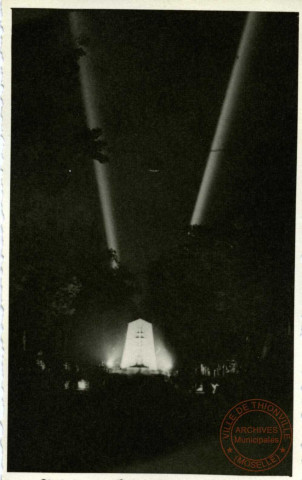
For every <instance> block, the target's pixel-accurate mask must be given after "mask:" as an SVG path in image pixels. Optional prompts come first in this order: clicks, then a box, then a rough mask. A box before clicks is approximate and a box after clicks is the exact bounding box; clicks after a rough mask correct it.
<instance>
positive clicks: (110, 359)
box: [106, 358, 114, 368]
mask: <svg viewBox="0 0 302 480" xmlns="http://www.w3.org/2000/svg"><path fill="white" fill-rule="evenodd" d="M113 366H114V360H113V358H109V360H107V362H106V367H107V368H113Z"/></svg>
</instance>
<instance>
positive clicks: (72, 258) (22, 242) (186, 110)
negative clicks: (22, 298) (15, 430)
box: [11, 10, 298, 328]
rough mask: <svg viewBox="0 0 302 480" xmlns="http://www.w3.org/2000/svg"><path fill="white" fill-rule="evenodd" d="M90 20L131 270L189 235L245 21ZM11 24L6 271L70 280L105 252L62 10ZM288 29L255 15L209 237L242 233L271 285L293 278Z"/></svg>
mask: <svg viewBox="0 0 302 480" xmlns="http://www.w3.org/2000/svg"><path fill="white" fill-rule="evenodd" d="M87 16H88V18H89V21H91V25H92V31H93V44H92V47H91V48H92V51H93V55H94V60H95V62H96V68H97V70H98V72H99V105H98V107H99V109H100V111H101V112H102V117H103V123H104V131H105V134H106V137H107V140H108V143H109V147H110V151H111V160H110V162H111V172H112V178H111V181H112V187H113V202H114V209H115V215H116V222H117V233H118V240H119V245H120V251H121V262H122V263H124V264H125V265H126V266H127V267H128V268H129V269H130V270H131V271H133V272H140V271H143V270H144V269H145V268H146V267H147V265H148V262H149V261H150V260H154V259H156V258H157V257H158V256H159V254H160V253H161V251H162V250H164V249H167V248H169V247H171V246H173V245H174V244H176V243H177V242H179V241H180V240H181V238H182V237H183V236H185V235H186V231H187V227H188V225H189V222H190V218H191V214H192V211H193V208H194V203H195V200H196V196H197V193H198V189H199V185H200V181H201V178H202V173H203V169H204V166H205V162H206V159H207V154H208V150H209V147H210V143H211V140H212V137H213V135H214V131H215V126H216V124H217V120H218V117H219V112H220V108H221V105H222V102H223V99H224V94H225V90H226V87H227V82H228V79H229V76H230V72H231V68H232V65H233V62H234V58H235V54H236V49H237V47H238V42H239V40H240V35H241V32H242V28H243V25H244V20H245V14H244V13H239V12H238V13H236V12H188V11H186V12H179V11H177V12H169V11H162V12H160V11H106V10H105V11H97V12H96V11H95V12H93V14H91V13H88V12H87ZM13 20H14V25H15V27H14V29H13V58H12V62H13V63H12V67H13V78H12V87H13V88H12V168H11V262H12V263H13V264H16V265H18V264H22V262H25V261H27V262H30V263H32V264H33V265H35V264H36V265H39V261H40V259H41V256H42V257H43V258H44V259H48V261H49V262H58V263H60V264H61V265H62V264H64V265H66V270H68V269H70V270H71V271H72V270H74V271H77V270H78V269H79V267H80V265H81V264H82V263H83V262H85V261H88V260H89V261H90V262H95V263H97V262H99V261H100V258H101V256H102V252H103V251H104V249H105V248H106V246H105V240H104V233H103V227H102V218H101V212H100V209H99V204H98V197H97V189H96V184H95V179H94V174H93V169H92V163H91V161H90V159H88V158H85V156H84V155H83V154H82V153H81V145H80V143H79V144H78V139H79V138H80V136H81V131H82V130H83V129H85V117H84V113H83V106H82V101H81V94H80V86H79V80H78V73H77V68H76V58H75V56H74V53H73V50H72V39H71V34H70V29H69V23H68V12H67V11H49V12H43V14H41V11H35V12H34V11H33V12H31V13H29V12H28V11H27V12H25V11H23V10H19V11H16V10H15V11H14V12H13ZM297 27H298V16H297V15H296V14H287V13H286V14H284V13H283V14H274V13H269V14H263V20H262V25H261V28H260V31H259V35H258V39H257V42H256V44H255V48H254V50H253V55H252V59H251V62H250V64H249V72H248V75H247V76H246V83H245V85H244V89H243V94H242V96H241V98H240V101H239V103H238V110H237V115H236V119H235V122H234V125H233V128H232V134H231V136H230V139H229V143H228V146H227V152H226V155H225V159H224V165H223V168H222V171H221V175H220V178H219V181H218V182H217V186H216V193H215V197H214V200H213V203H212V205H211V211H210V219H209V223H210V224H211V225H214V226H215V228H217V229H218V230H219V229H221V230H228V229H234V228H238V230H239V231H240V229H241V228H244V226H245V225H249V229H250V230H251V231H252V232H253V235H254V236H255V248H256V249H259V255H261V252H262V251H265V250H269V251H271V252H273V255H274V258H275V260H276V270H275V272H273V274H275V275H278V274H279V272H280V271H282V272H283V273H284V272H285V273H286V275H289V278H292V279H293V277H292V273H293V255H294V217H295V169H296V114H297V112H296V101H297V34H298V28H297ZM150 170H158V171H156V172H151V171H150ZM25 259H26V260H25ZM285 270H286V271H285ZM92 302H94V300H93V301H92ZM95 315H96V314H95ZM122 316H123V314H121V317H122ZM85 318H86V321H87V317H85ZM86 327H87V324H86ZM93 328H94V327H93Z"/></svg>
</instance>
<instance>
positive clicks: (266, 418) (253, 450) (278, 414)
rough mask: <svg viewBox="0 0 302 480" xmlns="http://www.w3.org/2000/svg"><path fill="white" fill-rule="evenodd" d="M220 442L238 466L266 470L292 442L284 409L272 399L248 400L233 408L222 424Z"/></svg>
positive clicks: (284, 455) (278, 460)
mask: <svg viewBox="0 0 302 480" xmlns="http://www.w3.org/2000/svg"><path fill="white" fill-rule="evenodd" d="M220 444H221V447H222V450H223V452H224V454H225V455H226V457H227V458H228V459H229V461H230V462H231V463H233V464H234V465H236V467H239V468H242V469H243V470H246V471H248V472H263V471H265V470H270V469H271V468H274V467H276V466H277V465H279V464H280V463H281V462H282V461H283V460H284V458H285V457H286V456H287V454H288V452H289V451H290V449H291V445H292V426H291V423H290V421H289V418H288V416H287V415H286V414H285V413H284V411H283V410H282V409H281V408H280V407H278V405H275V404H274V403H272V402H270V401H268V400H262V399H259V398H256V399H251V400H245V401H244V402H240V403H238V404H237V405H235V406H234V407H233V408H231V409H230V410H229V411H228V413H227V414H226V416H225V417H224V419H223V421H222V424H221V427H220Z"/></svg>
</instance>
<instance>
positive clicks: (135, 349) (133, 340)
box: [121, 318, 157, 372]
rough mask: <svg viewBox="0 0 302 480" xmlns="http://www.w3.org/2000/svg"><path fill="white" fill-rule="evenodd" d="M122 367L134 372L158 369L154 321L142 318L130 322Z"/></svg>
mask: <svg viewBox="0 0 302 480" xmlns="http://www.w3.org/2000/svg"><path fill="white" fill-rule="evenodd" d="M121 368H122V369H127V370H128V371H130V370H133V372H148V371H153V372H156V371H157V362H156V355H155V347H154V338H153V328H152V323H150V322H146V320H142V319H141V318H139V319H138V320H134V321H133V322H130V323H128V329H127V335H126V341H125V346H124V352H123V356H122V361H121Z"/></svg>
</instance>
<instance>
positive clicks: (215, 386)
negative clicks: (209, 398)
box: [211, 383, 219, 395]
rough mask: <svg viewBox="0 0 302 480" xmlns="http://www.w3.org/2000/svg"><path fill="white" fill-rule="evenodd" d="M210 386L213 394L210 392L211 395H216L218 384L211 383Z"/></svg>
mask: <svg viewBox="0 0 302 480" xmlns="http://www.w3.org/2000/svg"><path fill="white" fill-rule="evenodd" d="M211 385H212V388H213V392H212V393H213V395H214V393H216V390H217V388H218V387H219V383H211Z"/></svg>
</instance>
